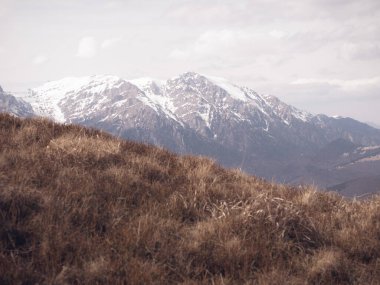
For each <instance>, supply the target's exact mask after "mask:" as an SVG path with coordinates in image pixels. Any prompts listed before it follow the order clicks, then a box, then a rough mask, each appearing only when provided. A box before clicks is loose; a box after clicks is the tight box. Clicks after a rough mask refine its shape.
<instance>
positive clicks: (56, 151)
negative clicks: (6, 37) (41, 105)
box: [0, 115, 380, 284]
mask: <svg viewBox="0 0 380 285" xmlns="http://www.w3.org/2000/svg"><path fill="white" fill-rule="evenodd" d="M363 187H364V185H363ZM37 283H38V284H380V197H373V198H371V200H365V201H353V200H345V199H343V198H342V197H340V196H337V195H333V194H326V193H319V192H315V191H314V190H313V188H307V189H291V188H288V187H285V186H282V185H276V184H271V183H268V182H265V181H263V180H260V179H258V178H255V177H251V176H248V175H245V174H243V173H241V172H239V171H230V170H225V169H223V168H221V167H219V166H218V165H216V164H215V163H213V162H212V161H210V160H208V159H205V158H197V157H190V156H182V157H180V156H177V155H174V154H172V153H170V152H168V151H166V150H162V149H159V148H156V147H152V146H147V145H143V144H138V143H134V142H130V141H121V140H118V139H116V138H113V137H111V136H109V135H107V134H104V133H101V132H99V131H95V130H89V129H84V128H82V127H79V126H63V125H59V124H55V123H52V122H50V121H46V120H41V119H37V120H36V119H33V120H32V119H28V120H20V119H17V118H14V117H11V116H8V115H0V284H37Z"/></svg>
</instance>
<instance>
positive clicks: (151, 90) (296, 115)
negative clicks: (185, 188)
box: [23, 72, 311, 126]
mask: <svg viewBox="0 0 380 285" xmlns="http://www.w3.org/2000/svg"><path fill="white" fill-rule="evenodd" d="M123 83H130V84H132V85H135V86H136V87H138V89H140V90H141V91H142V92H143V93H144V94H140V96H138V100H140V101H141V102H142V103H144V104H147V105H149V106H150V107H151V108H152V109H154V110H155V111H156V112H159V111H161V112H163V113H164V114H165V115H166V116H167V117H170V118H172V119H173V120H176V121H177V122H179V123H180V124H182V125H183V124H185V122H183V119H186V115H187V114H184V113H183V112H180V114H177V110H178V109H179V108H180V107H183V106H180V105H183V102H182V103H180V101H181V98H178V96H176V94H175V93H176V91H178V90H182V91H185V92H186V91H190V92H192V93H196V95H197V97H198V99H199V101H200V102H199V103H201V105H202V106H203V108H202V110H201V111H200V112H198V115H199V118H200V119H202V120H203V121H204V123H205V125H207V126H211V122H210V119H211V117H212V114H210V113H209V112H210V111H211V109H213V108H219V109H220V108H222V109H224V110H226V109H227V110H228V109H229V107H230V105H231V103H233V104H234V105H235V104H237V105H243V104H246V105H250V106H251V107H253V106H255V107H256V108H257V109H258V110H259V111H260V112H261V113H263V114H264V115H266V116H268V113H267V111H268V110H270V109H273V108H275V109H274V110H276V112H275V114H276V115H277V116H279V117H281V118H283V122H284V123H285V124H289V122H288V121H287V119H288V117H291V118H293V119H302V120H305V119H306V118H307V119H308V118H310V117H311V115H310V114H306V113H305V112H302V111H299V110H297V109H295V108H293V107H290V106H288V105H286V104H284V103H282V102H281V101H280V100H279V99H277V98H276V97H274V96H269V95H266V96H260V95H258V94H257V93H256V92H254V91H253V90H251V89H249V88H247V87H244V88H243V87H239V86H237V85H234V84H232V83H229V82H228V81H227V80H225V79H222V78H217V77H205V76H203V75H200V74H196V73H192V72H188V73H185V74H182V75H180V76H178V77H175V78H173V79H169V80H167V81H163V80H156V79H151V78H139V79H133V80H124V79H122V78H119V77H117V76H110V75H95V76H87V77H69V78H64V79H61V80H57V81H52V82H48V83H45V84H43V85H42V86H40V87H37V88H33V89H31V90H30V92H29V94H28V95H27V96H24V97H23V99H24V100H25V101H27V102H29V103H30V104H31V105H32V106H33V109H34V110H35V112H36V114H37V115H40V116H44V117H49V118H51V119H54V120H56V121H59V122H69V121H68V117H67V116H66V115H65V112H63V111H62V106H61V104H62V103H63V101H65V99H67V98H70V96H73V95H74V94H78V93H81V94H92V95H93V97H94V98H93V99H96V98H95V97H98V98H97V100H101V98H100V97H101V96H100V95H101V94H103V93H104V92H107V90H117V89H119V88H120V87H121V86H122V84H123ZM189 86H191V87H190V88H191V90H189V89H188V88H189ZM210 86H213V87H216V88H217V90H216V91H217V93H216V94H217V95H220V96H222V97H223V100H221V101H220V100H218V98H212V99H211V100H210V98H205V97H203V95H202V94H204V92H205V90H204V88H209V87H210ZM202 88H203V89H202ZM206 91H207V90H206ZM227 98H228V99H227ZM87 101H88V102H82V103H83V104H84V105H85V104H87V103H89V101H90V99H89V98H88V99H87ZM206 105H208V106H206ZM83 108H84V109H85V106H83ZM230 112H231V115H233V116H234V117H235V119H236V120H247V118H246V116H244V115H243V114H242V113H241V112H235V111H230ZM284 112H285V114H284ZM300 114H301V115H300ZM304 114H306V115H304ZM272 115H273V114H272Z"/></svg>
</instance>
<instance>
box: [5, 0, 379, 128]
mask: <svg viewBox="0 0 380 285" xmlns="http://www.w3.org/2000/svg"><path fill="white" fill-rule="evenodd" d="M186 71H195V72H199V73H202V74H206V75H212V76H219V77H224V78H226V79H228V80H230V81H231V82H234V83H237V84H239V85H245V86H248V87H251V88H253V89H254V90H256V91H257V92H259V93H265V94H272V95H275V96H278V97H279V98H281V99H282V100H283V101H285V102H287V103H290V104H293V105H295V106H296V107H299V108H301V109H304V110H306V111H309V112H312V113H325V114H328V115H342V116H350V117H353V118H356V119H359V120H362V121H370V122H374V123H376V124H378V125H380V92H379V91H380V1H379V0H360V1H359V0H355V1H351V0H299V1H298V0H291V1H286V0H282V1H281V0H248V1H245V0H231V1H230V0H220V1H217V0H208V1H205V0H188V1H184V0H155V1H153V0H152V1H149V0H148V1H144V0H139V1H134V0H124V1H105V0H104V1H101V0H88V1H86V0H62V1H59V0H0V85H1V86H3V88H4V89H5V90H8V91H22V90H25V89H26V88H30V87H36V86H38V85H40V84H42V83H44V82H46V81H49V80H57V79H61V78H63V77H67V76H83V75H92V74H112V75H118V76H120V77H123V78H125V79H132V78H138V77H142V76H144V77H145V76H149V77H154V78H159V79H167V78H170V77H172V76H175V75H178V74H180V73H183V72H186Z"/></svg>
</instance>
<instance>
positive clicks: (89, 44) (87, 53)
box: [76, 37, 97, 58]
mask: <svg viewBox="0 0 380 285" xmlns="http://www.w3.org/2000/svg"><path fill="white" fill-rule="evenodd" d="M96 53H97V47H96V41H95V39H94V38H93V37H84V38H82V39H81V40H80V41H79V45H78V51H77V54H76V56H77V57H81V58H91V57H94V56H95V55H96Z"/></svg>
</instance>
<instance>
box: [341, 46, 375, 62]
mask: <svg viewBox="0 0 380 285" xmlns="http://www.w3.org/2000/svg"><path fill="white" fill-rule="evenodd" d="M341 55H342V57H343V58H344V59H346V60H352V59H353V60H374V59H378V58H380V43H372V42H370V43H369V42H366V43H344V44H343V46H342V48H341Z"/></svg>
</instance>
